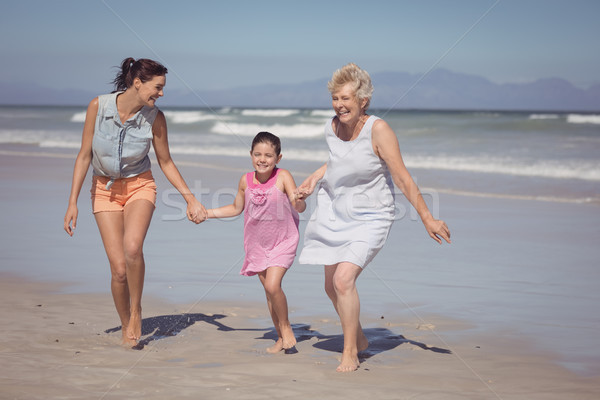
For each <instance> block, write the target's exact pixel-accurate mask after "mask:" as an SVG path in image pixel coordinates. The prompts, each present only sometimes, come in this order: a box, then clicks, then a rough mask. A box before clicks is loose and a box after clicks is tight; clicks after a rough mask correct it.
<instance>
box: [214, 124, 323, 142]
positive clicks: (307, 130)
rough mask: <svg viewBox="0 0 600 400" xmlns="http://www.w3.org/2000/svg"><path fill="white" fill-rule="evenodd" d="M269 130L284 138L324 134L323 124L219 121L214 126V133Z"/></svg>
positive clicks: (244, 132)
mask: <svg viewBox="0 0 600 400" xmlns="http://www.w3.org/2000/svg"><path fill="white" fill-rule="evenodd" d="M261 131H268V132H271V133H273V134H274V135H277V136H279V137H282V138H297V139H302V138H311V137H318V136H322V135H323V125H322V124H295V125H284V124H273V125H265V124H240V123H233V122H232V123H229V122H228V123H225V122H221V121H219V122H217V123H216V124H215V125H214V126H213V127H212V128H211V132H212V133H218V134H222V135H240V136H255V135H256V134H257V133H258V132H261Z"/></svg>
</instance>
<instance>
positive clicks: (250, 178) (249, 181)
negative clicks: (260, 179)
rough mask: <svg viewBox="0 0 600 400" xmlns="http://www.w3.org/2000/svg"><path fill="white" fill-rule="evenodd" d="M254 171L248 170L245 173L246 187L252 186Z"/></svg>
mask: <svg viewBox="0 0 600 400" xmlns="http://www.w3.org/2000/svg"><path fill="white" fill-rule="evenodd" d="M253 181H254V172H248V173H247V174H246V183H247V184H248V187H251V186H254V182H253Z"/></svg>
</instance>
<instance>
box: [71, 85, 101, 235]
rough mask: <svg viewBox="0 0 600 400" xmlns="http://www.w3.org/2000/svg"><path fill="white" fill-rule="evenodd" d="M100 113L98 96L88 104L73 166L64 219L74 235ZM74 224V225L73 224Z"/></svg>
mask: <svg viewBox="0 0 600 400" xmlns="http://www.w3.org/2000/svg"><path fill="white" fill-rule="evenodd" d="M97 114H98V98H97V97H96V98H95V99H93V100H92V101H90V104H89V105H88V108H87V112H86V114H85V123H84V124H83V134H82V135H81V148H80V149H79V153H78V154H77V158H76V159H75V166H74V167H73V181H72V182H71V194H70V195H69V205H68V207H67V212H66V214H65V219H64V229H65V231H66V232H67V233H68V234H69V236H73V233H75V228H76V227H77V215H78V214H79V211H78V209H77V199H78V198H79V193H80V192H81V187H82V186H83V181H84V180H85V176H86V175H87V171H88V169H89V168H90V162H91V161H92V141H93V139H94V126H95V125H96V115H97ZM71 224H72V225H71Z"/></svg>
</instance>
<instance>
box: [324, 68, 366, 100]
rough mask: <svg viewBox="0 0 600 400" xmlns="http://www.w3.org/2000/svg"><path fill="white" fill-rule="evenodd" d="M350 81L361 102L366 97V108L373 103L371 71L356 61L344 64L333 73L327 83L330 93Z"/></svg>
mask: <svg viewBox="0 0 600 400" xmlns="http://www.w3.org/2000/svg"><path fill="white" fill-rule="evenodd" d="M347 83H350V84H351V85H352V87H353V89H354V93H355V95H356V97H357V99H358V101H359V102H361V101H362V100H364V99H366V100H367V104H366V105H365V110H366V109H367V108H369V105H370V104H371V96H373V84H372V83H371V77H370V76H369V73H368V72H367V71H365V70H364V69H360V67H359V66H358V65H356V64H354V63H349V64H346V65H344V66H343V67H342V68H340V69H338V70H337V71H335V72H334V73H333V76H332V77H331V80H330V81H329V82H328V83H327V89H329V93H331V94H333V93H334V92H337V91H338V90H339V89H340V88H341V87H342V86H344V85H345V84H347Z"/></svg>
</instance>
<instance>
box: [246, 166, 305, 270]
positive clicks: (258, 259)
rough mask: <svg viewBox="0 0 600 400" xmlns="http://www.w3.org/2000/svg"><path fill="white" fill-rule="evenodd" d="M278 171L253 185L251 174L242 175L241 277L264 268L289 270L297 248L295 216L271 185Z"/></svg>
mask: <svg viewBox="0 0 600 400" xmlns="http://www.w3.org/2000/svg"><path fill="white" fill-rule="evenodd" d="M278 175H279V169H278V168H276V169H275V170H274V171H273V174H272V175H271V177H270V178H269V180H268V181H267V182H265V183H263V184H261V183H254V172H248V173H247V174H246V182H247V183H248V187H247V188H246V191H245V204H244V250H245V251H246V259H245V260H244V266H243V267H242V270H241V271H240V274H241V275H246V276H252V275H256V274H257V273H259V272H262V271H264V270H266V269H267V268H268V267H284V268H289V267H290V266H291V265H292V263H293V262H294V258H295V257H296V249H297V248H298V239H299V234H298V221H299V217H298V213H297V212H296V210H294V208H293V207H292V204H291V203H290V200H289V198H288V196H287V195H286V194H285V193H282V192H281V190H279V188H277V186H276V185H275V182H277V176H278Z"/></svg>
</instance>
